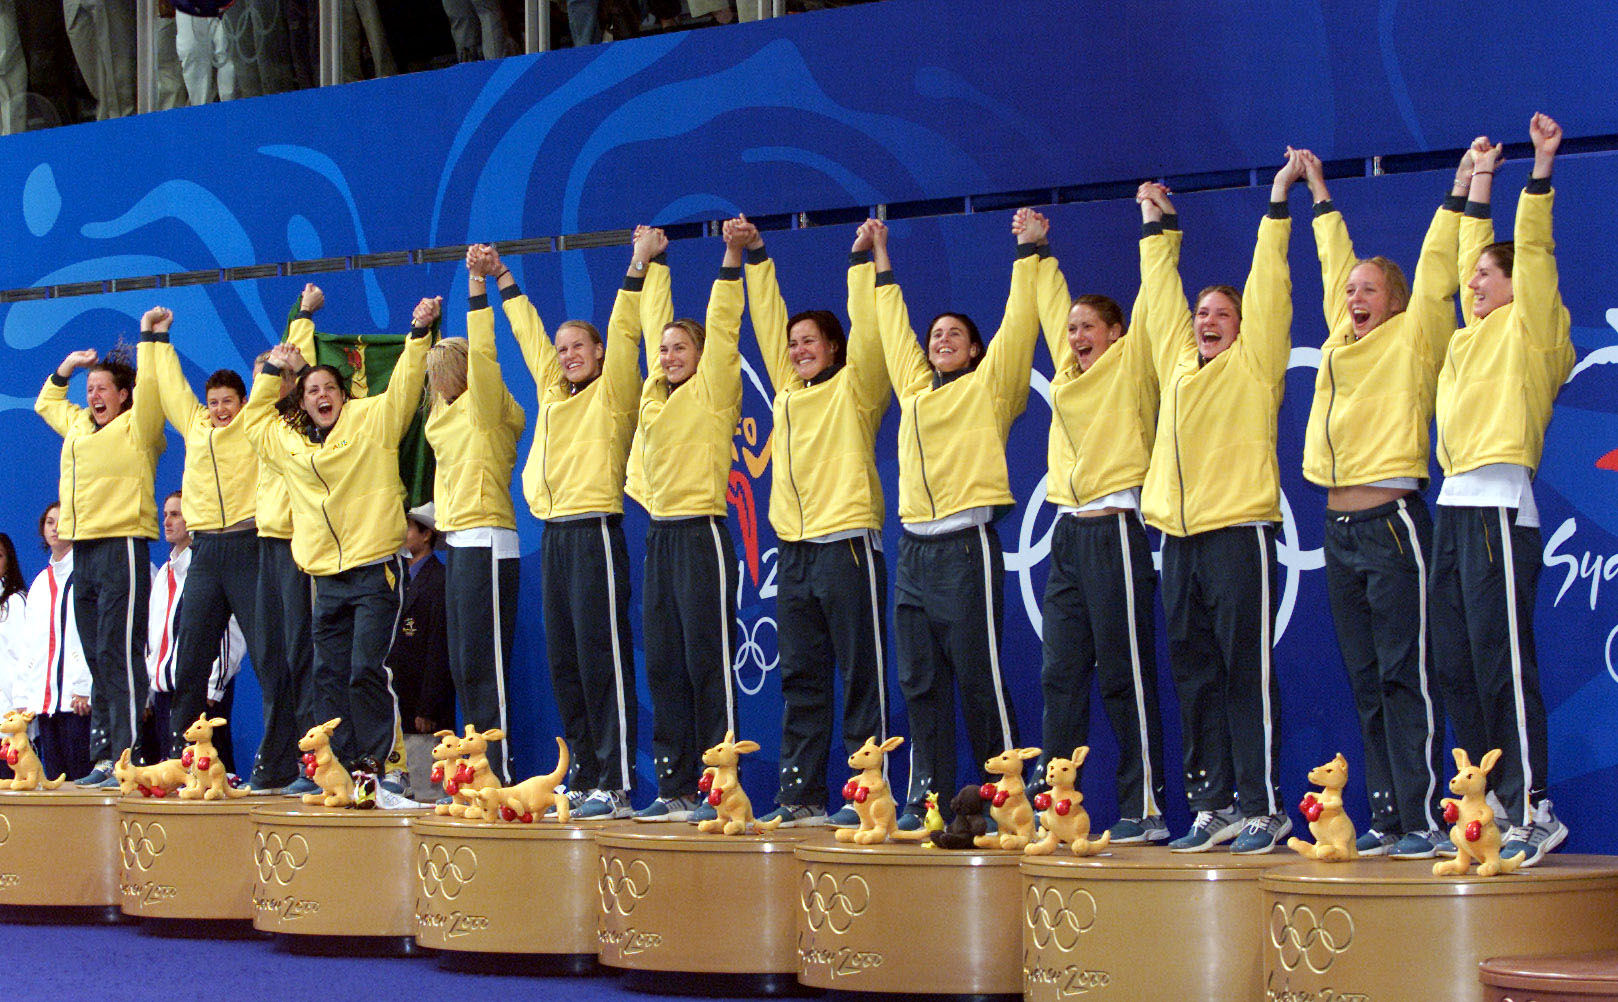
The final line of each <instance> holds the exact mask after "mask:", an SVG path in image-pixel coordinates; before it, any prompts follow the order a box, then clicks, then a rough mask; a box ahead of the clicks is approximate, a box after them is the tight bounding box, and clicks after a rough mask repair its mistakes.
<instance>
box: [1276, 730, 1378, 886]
mask: <svg viewBox="0 0 1618 1002" xmlns="http://www.w3.org/2000/svg"><path fill="white" fill-rule="evenodd" d="M1309 782H1311V783H1313V784H1315V785H1316V786H1318V787H1320V793H1319V794H1314V793H1311V794H1308V795H1306V796H1305V797H1304V798H1303V803H1301V804H1299V805H1298V810H1299V811H1301V812H1302V813H1303V816H1304V818H1305V819H1307V820H1308V822H1309V834H1311V835H1313V836H1314V837H1315V843H1314V844H1313V845H1310V844H1309V843H1308V842H1305V841H1304V840H1303V839H1301V838H1289V839H1287V848H1289V849H1291V850H1292V851H1293V852H1296V853H1298V854H1299V855H1300V856H1307V857H1309V858H1310V859H1318V860H1321V861H1323V862H1327V863H1338V862H1344V861H1347V860H1350V859H1358V858H1359V855H1360V853H1359V850H1358V849H1356V848H1355V847H1354V821H1353V819H1351V818H1350V817H1349V816H1348V815H1347V814H1345V813H1343V787H1345V786H1347V785H1348V760H1347V759H1345V758H1343V756H1342V753H1341V752H1339V753H1338V754H1337V755H1336V756H1335V757H1333V758H1332V760H1331V761H1330V762H1327V763H1326V764H1325V765H1322V766H1316V767H1315V768H1313V769H1310V770H1309Z"/></svg>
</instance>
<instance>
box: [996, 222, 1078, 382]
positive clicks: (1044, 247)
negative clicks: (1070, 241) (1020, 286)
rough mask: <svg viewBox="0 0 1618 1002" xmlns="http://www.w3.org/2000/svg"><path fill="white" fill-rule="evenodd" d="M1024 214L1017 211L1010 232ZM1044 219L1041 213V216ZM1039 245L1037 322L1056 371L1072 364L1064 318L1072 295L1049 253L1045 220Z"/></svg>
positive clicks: (1048, 229) (1048, 230)
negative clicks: (1043, 333) (1043, 334)
mask: <svg viewBox="0 0 1618 1002" xmlns="http://www.w3.org/2000/svg"><path fill="white" fill-rule="evenodd" d="M1023 218H1024V217H1023V214H1022V213H1021V212H1019V213H1018V214H1017V221H1016V222H1013V223H1012V226H1011V229H1012V232H1013V233H1016V232H1019V231H1020V228H1021V226H1022V220H1023ZM1041 219H1043V217H1041ZM1039 246H1040V250H1041V254H1040V257H1041V262H1040V267H1039V274H1038V276H1037V277H1036V279H1035V282H1034V297H1035V301H1036V302H1037V303H1038V309H1039V326H1040V327H1041V329H1043V330H1044V332H1045V347H1046V348H1047V349H1049V350H1050V353H1051V363H1052V364H1053V365H1054V366H1055V367H1056V371H1057V372H1063V371H1065V370H1067V369H1069V368H1071V367H1072V365H1073V346H1072V345H1070V344H1068V340H1067V318H1068V315H1069V314H1070V313H1072V312H1073V295H1072V292H1071V291H1070V290H1069V289H1068V286H1067V277H1066V276H1065V275H1063V274H1062V269H1061V267H1060V266H1059V265H1058V264H1057V261H1056V258H1055V257H1054V256H1052V255H1051V254H1050V253H1049V250H1050V228H1049V224H1048V223H1047V224H1046V226H1045V230H1044V233H1043V234H1042V236H1041V238H1040V241H1039Z"/></svg>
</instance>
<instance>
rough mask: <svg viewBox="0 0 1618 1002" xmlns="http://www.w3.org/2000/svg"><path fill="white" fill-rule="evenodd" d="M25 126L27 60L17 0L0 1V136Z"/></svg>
mask: <svg viewBox="0 0 1618 1002" xmlns="http://www.w3.org/2000/svg"><path fill="white" fill-rule="evenodd" d="M27 128H28V59H27V57H26V56H24V55H23V50H22V34H21V33H20V32H18V30H17V0H0V135H4V136H9V135H11V134H12V133H14V132H22V131H24V130H26V129H27Z"/></svg>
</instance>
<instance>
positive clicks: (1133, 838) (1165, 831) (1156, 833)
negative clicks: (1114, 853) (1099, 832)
mask: <svg viewBox="0 0 1618 1002" xmlns="http://www.w3.org/2000/svg"><path fill="white" fill-rule="evenodd" d="M1107 834H1108V835H1110V836H1111V839H1110V841H1111V843H1112V844H1113V845H1155V844H1157V843H1159V842H1167V841H1168V838H1169V826H1168V825H1166V824H1164V823H1163V816H1162V815H1161V814H1154V815H1152V816H1151V817H1149V818H1119V819H1118V822H1117V823H1116V824H1114V825H1113V826H1112V827H1111V828H1109V829H1108V830H1107Z"/></svg>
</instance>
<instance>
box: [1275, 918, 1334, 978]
mask: <svg viewBox="0 0 1618 1002" xmlns="http://www.w3.org/2000/svg"><path fill="white" fill-rule="evenodd" d="M1353 944H1354V918H1353V916H1351V915H1349V914H1348V910H1347V909H1345V908H1344V907H1343V906H1342V905H1332V906H1331V907H1330V908H1328V909H1326V910H1325V912H1323V913H1322V914H1321V915H1320V917H1319V918H1318V919H1317V918H1316V917H1315V912H1314V909H1312V908H1310V907H1309V906H1308V905H1295V906H1293V909H1292V914H1290V915H1288V914H1287V910H1286V907H1285V906H1284V905H1282V904H1281V903H1280V902H1277V903H1276V905H1275V908H1274V910H1272V911H1271V912H1270V945H1272V946H1274V947H1275V949H1276V952H1277V953H1278V954H1279V955H1280V958H1281V966H1282V967H1284V968H1286V969H1287V970H1289V971H1293V970H1297V967H1298V965H1299V964H1300V963H1301V964H1304V965H1305V966H1307V967H1308V968H1309V970H1311V971H1313V972H1314V973H1316V974H1325V973H1326V971H1327V970H1328V969H1329V968H1330V967H1331V964H1332V961H1333V960H1335V959H1337V956H1338V955H1339V954H1342V953H1346V952H1347V951H1348V948H1349V947H1350V946H1352V945H1353Z"/></svg>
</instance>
